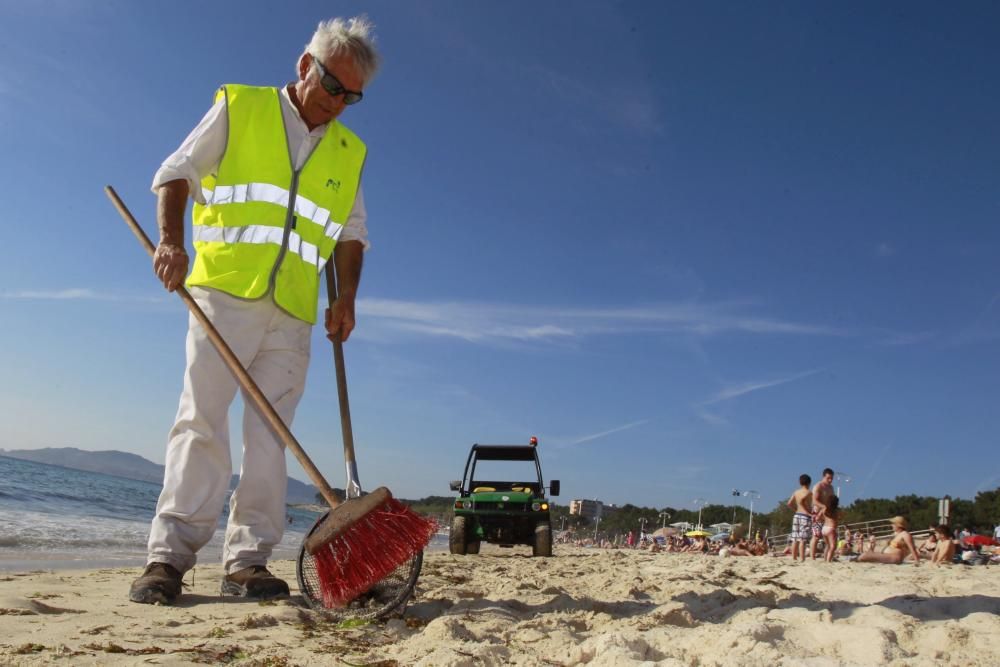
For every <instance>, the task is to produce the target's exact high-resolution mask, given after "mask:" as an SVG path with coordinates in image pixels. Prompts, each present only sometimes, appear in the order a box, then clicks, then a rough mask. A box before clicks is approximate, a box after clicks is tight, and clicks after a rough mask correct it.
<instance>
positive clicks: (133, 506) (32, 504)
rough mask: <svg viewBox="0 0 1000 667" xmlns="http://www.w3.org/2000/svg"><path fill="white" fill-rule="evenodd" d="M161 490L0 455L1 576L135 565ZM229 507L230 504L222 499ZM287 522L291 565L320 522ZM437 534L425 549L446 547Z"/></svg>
mask: <svg viewBox="0 0 1000 667" xmlns="http://www.w3.org/2000/svg"><path fill="white" fill-rule="evenodd" d="M160 488H161V485H160V484H154V483H152V482H141V481H138V480H134V479H126V478H124V477H114V476H112V475H102V474H101V473H96V472H87V471H84V470H73V469H70V468H62V467H60V466H55V465H49V464H45V463H35V462H33V461H23V460H20V459H12V458H9V457H6V456H0V571H3V570H8V571H11V570H18V571H21V570H33V569H40V568H41V569H46V568H73V567H84V568H93V567H113V566H133V565H134V566H140V565H143V564H145V562H146V539H147V537H148V536H149V525H150V521H152V519H153V514H154V513H155V511H156V500H157V498H159V495H160ZM227 500H228V498H227ZM228 516H229V503H228V502H226V503H225V505H224V508H223V512H222V516H221V517H220V518H219V524H218V527H217V528H216V531H215V535H214V536H213V537H212V539H211V541H210V542H209V543H208V544H207V545H206V546H205V547H204V548H203V549H202V550H201V551H199V552H198V562H199V563H201V564H203V565H204V564H218V563H220V562H221V560H222V542H223V537H224V536H225V526H226V520H227V518H228ZM287 516H288V519H289V521H290V522H289V523H288V524H287V525H286V526H285V534H284V537H283V538H282V540H281V542H280V543H279V544H277V545H276V546H275V548H274V552H273V553H272V556H271V557H272V558H273V559H288V558H297V557H298V553H299V549H300V547H301V545H302V541H303V540H304V539H305V535H306V533H307V532H309V530H310V529H311V528H312V526H313V524H314V523H315V522H316V520H317V519H318V518H319V517H320V516H321V513H320V512H318V511H313V510H310V509H307V508H303V507H299V506H289V507H288V508H287ZM447 544H448V541H447V536H445V535H436V536H435V537H434V539H433V540H432V541H431V544H430V545H428V548H429V549H431V550H436V549H444V548H447Z"/></svg>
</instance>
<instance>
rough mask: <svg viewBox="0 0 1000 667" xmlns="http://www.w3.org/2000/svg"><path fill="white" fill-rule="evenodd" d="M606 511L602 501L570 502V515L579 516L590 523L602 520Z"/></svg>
mask: <svg viewBox="0 0 1000 667" xmlns="http://www.w3.org/2000/svg"><path fill="white" fill-rule="evenodd" d="M603 509H604V503H602V502H601V501H600V500H571V501H569V513H570V514H577V515H579V516H582V517H583V518H585V519H588V520H590V521H596V520H597V519H598V518H600V516H601V514H602V511H603Z"/></svg>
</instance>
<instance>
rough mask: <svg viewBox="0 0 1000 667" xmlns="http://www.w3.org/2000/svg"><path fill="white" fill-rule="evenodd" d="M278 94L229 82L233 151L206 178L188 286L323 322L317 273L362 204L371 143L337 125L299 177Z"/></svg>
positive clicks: (197, 210) (196, 219)
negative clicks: (264, 302) (266, 300)
mask: <svg viewBox="0 0 1000 667" xmlns="http://www.w3.org/2000/svg"><path fill="white" fill-rule="evenodd" d="M279 94H280V92H279V91H278V89H276V88H257V87H253V86H238V85H226V86H223V87H222V88H221V89H220V91H219V95H220V96H225V99H226V112H227V114H228V120H229V136H228V138H227V144H226V150H225V153H224V155H223V158H222V162H221V163H220V164H219V167H218V170H217V172H218V173H217V174H213V175H211V176H208V177H206V178H204V179H202V191H203V192H204V194H205V202H206V203H205V205H204V206H202V205H200V204H196V205H195V207H194V233H193V240H194V246H195V250H196V251H197V254H196V256H195V261H194V268H193V269H192V271H191V275H190V276H189V278H188V281H187V282H188V285H201V286H204V287H213V288H215V289H220V290H222V291H225V292H228V293H229V294H232V295H234V296H237V297H240V298H245V299H259V298H262V297H265V296H267V295H268V294H270V295H271V297H272V298H273V299H274V301H275V303H277V304H278V305H279V306H280V307H281V308H282V309H284V310H285V311H287V312H288V313H289V314H291V315H293V316H294V317H297V318H299V319H302V320H305V321H307V322H310V323H314V322H315V321H316V310H317V302H318V298H319V283H320V280H319V273H320V272H321V271H322V269H323V267H324V266H325V264H326V262H327V261H328V260H329V258H330V257H331V255H332V253H333V249H334V246H335V245H336V243H337V239H338V238H339V237H340V234H341V232H342V231H343V228H344V224H346V222H347V218H348V216H349V215H350V213H351V210H352V208H353V206H354V198H355V196H356V194H357V189H358V183H359V181H360V178H361V169H362V167H363V165H364V159H365V153H366V150H365V146H364V144H363V143H362V142H361V140H360V139H358V138H357V137H356V136H355V135H354V134H353V133H352V132H351V131H350V130H348V129H347V128H346V127H344V126H343V125H342V124H340V123H339V122H336V121H333V122H331V123H330V124H329V125H328V127H327V129H326V133H325V134H324V135H323V138H322V139H321V140H320V141H319V143H318V144H317V146H316V148H315V149H314V150H313V153H312V154H311V155H310V156H309V158H308V159H307V160H306V163H305V165H304V166H303V167H302V168H301V169H300V170H299V172H294V171H293V170H292V161H291V157H290V156H289V151H288V142H287V139H286V136H285V127H284V121H283V119H282V112H281V102H280V100H279V97H278V96H279Z"/></svg>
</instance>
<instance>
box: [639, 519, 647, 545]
mask: <svg viewBox="0 0 1000 667" xmlns="http://www.w3.org/2000/svg"><path fill="white" fill-rule="evenodd" d="M645 534H646V517H644V516H643V517H639V539H640V540H641V539H642V536H643V535H645Z"/></svg>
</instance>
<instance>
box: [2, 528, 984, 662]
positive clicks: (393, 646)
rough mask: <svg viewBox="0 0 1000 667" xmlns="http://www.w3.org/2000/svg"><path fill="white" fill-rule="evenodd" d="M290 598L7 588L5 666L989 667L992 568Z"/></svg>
mask: <svg viewBox="0 0 1000 667" xmlns="http://www.w3.org/2000/svg"><path fill="white" fill-rule="evenodd" d="M273 565H274V567H273V569H274V571H275V572H276V573H277V574H279V575H281V576H284V577H287V578H288V580H289V582H290V583H291V584H292V597H291V598H290V599H288V600H282V601H278V602H276V603H266V604H261V603H257V602H247V601H242V600H238V599H236V598H220V597H219V596H218V586H219V577H220V574H221V570H220V568H219V567H218V566H215V565H205V566H200V567H198V568H197V569H196V571H195V572H194V573H193V574H194V576H193V578H192V575H191V573H189V574H188V575H187V576H186V577H185V582H187V583H192V585H191V586H190V588H187V589H186V590H185V594H184V595H183V596H182V598H181V599H180V601H179V604H178V606H175V607H156V606H146V605H139V604H134V603H130V602H129V601H128V600H127V595H126V592H127V589H128V585H129V582H130V581H131V579H132V578H133V577H134V576H136V574H137V573H138V572H139V569H137V568H115V569H100V570H62V571H35V572H0V628H2V629H3V632H2V633H0V664H3V665H40V664H52V663H60V664H94V665H98V664H99V665H133V664H135V665H138V664H143V665H148V664H156V665H179V664H193V663H200V664H206V663H207V664H241V665H261V666H264V665H268V666H275V665H338V664H343V665H396V664H398V665H435V666H447V665H453V666H458V665H577V664H591V665H630V664H662V665H877V664H888V665H941V664H960V665H966V666H969V665H996V664H998V662H1000V648H998V645H997V643H996V638H997V637H998V636H1000V615H998V614H1000V568H997V567H995V566H993V567H982V566H980V567H962V566H950V567H941V568H937V567H933V566H931V565H929V564H928V563H922V564H921V565H920V566H913V565H912V564H904V565H898V566H893V565H876V564H857V563H834V564H829V565H828V564H824V563H821V562H806V563H792V562H791V561H790V560H788V559H787V558H771V557H759V558H746V557H744V558H720V557H710V556H702V555H694V554H652V553H648V552H641V551H615V550H611V551H601V550H592V549H580V548H574V547H560V548H558V549H557V553H556V556H555V557H553V558H550V559H541V558H530V557H528V555H527V551H526V550H520V549H513V550H511V549H505V550H501V549H499V548H494V547H488V546H484V549H483V553H482V554H480V555H479V556H464V557H463V556H452V555H451V554H448V553H441V552H433V553H429V554H427V557H426V561H425V564H424V569H423V573H422V575H421V577H420V581H419V583H418V586H417V590H416V594H415V598H414V599H413V600H412V601H411V603H410V605H409V607H408V608H407V612H406V615H405V617H403V618H393V619H388V620H383V621H378V622H374V623H366V624H361V625H358V624H356V623H355V624H351V623H338V622H337V621H336V620H334V619H330V618H325V617H324V614H321V613H317V612H314V611H312V610H310V609H308V608H307V607H306V606H305V605H304V603H303V602H302V599H301V597H299V596H298V595H297V590H296V588H295V585H294V579H295V564H294V562H292V561H278V562H275V563H274V564H273Z"/></svg>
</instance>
